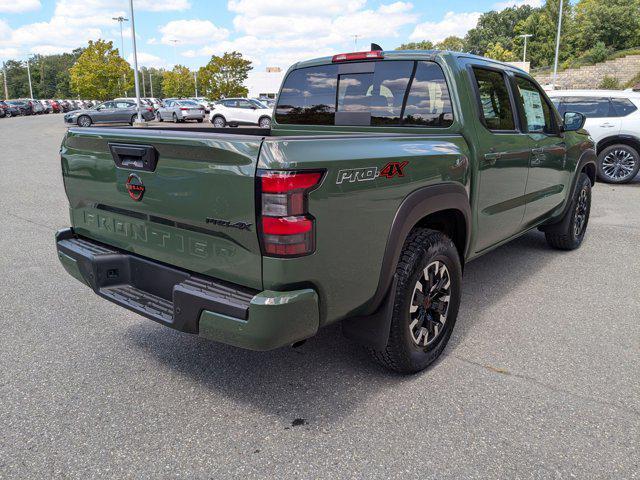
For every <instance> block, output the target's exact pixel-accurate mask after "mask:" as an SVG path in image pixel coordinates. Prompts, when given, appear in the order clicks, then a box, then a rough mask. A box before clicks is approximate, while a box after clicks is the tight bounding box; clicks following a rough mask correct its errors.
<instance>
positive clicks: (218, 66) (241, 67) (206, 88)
mask: <svg viewBox="0 0 640 480" xmlns="http://www.w3.org/2000/svg"><path fill="white" fill-rule="evenodd" d="M252 68H253V67H252V66H251V62H250V61H249V60H245V59H244V58H242V54H241V53H239V52H231V53H228V52H225V53H224V55H222V57H218V56H216V55H213V56H212V57H211V60H210V61H209V63H207V64H206V65H205V66H204V67H202V68H200V70H199V71H198V83H199V84H200V85H201V87H202V89H203V93H204V94H205V95H206V96H207V97H209V98H211V99H214V100H217V99H220V98H225V97H244V96H246V95H247V94H248V93H249V91H248V90H247V88H246V87H245V86H244V85H243V84H244V81H245V80H246V79H247V77H248V75H249V71H250V70H251V69H252Z"/></svg>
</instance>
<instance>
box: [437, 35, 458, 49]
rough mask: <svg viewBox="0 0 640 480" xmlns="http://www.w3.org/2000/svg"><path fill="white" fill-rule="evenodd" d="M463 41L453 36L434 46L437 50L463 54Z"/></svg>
mask: <svg viewBox="0 0 640 480" xmlns="http://www.w3.org/2000/svg"><path fill="white" fill-rule="evenodd" d="M464 47H465V44H464V40H463V39H462V38H460V37H456V36H455V35H451V36H450V37H447V38H445V39H444V40H442V41H441V42H440V43H438V44H437V45H436V48H437V49H438V50H450V51H452V52H464Z"/></svg>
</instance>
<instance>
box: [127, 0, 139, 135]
mask: <svg viewBox="0 0 640 480" xmlns="http://www.w3.org/2000/svg"><path fill="white" fill-rule="evenodd" d="M129 15H131V37H132V40H133V80H134V84H135V86H136V106H137V111H138V122H137V123H139V124H141V123H142V112H141V111H140V79H139V78H138V48H137V45H136V21H135V17H134V15H133V0H129Z"/></svg>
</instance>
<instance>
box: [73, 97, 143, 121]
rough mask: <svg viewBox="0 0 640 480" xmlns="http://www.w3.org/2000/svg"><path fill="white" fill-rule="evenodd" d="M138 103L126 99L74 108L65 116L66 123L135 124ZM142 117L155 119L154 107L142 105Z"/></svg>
mask: <svg viewBox="0 0 640 480" xmlns="http://www.w3.org/2000/svg"><path fill="white" fill-rule="evenodd" d="M136 112H137V109H136V104H135V103H132V102H126V101H115V100H114V101H111V102H104V103H101V104H100V105H98V106H97V107H95V108H89V109H84V110H74V111H73V112H69V113H67V114H66V115H65V116H64V121H65V123H68V124H71V125H78V126H80V127H90V126H91V125H92V124H94V123H128V124H130V125H133V123H134V122H135V121H136V118H137V116H138V114H137V113H136ZM142 118H143V119H144V120H146V121H147V122H148V121H150V120H153V108H151V107H148V108H147V107H142Z"/></svg>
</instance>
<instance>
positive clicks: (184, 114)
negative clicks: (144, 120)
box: [156, 100, 205, 123]
mask: <svg viewBox="0 0 640 480" xmlns="http://www.w3.org/2000/svg"><path fill="white" fill-rule="evenodd" d="M204 117H205V111H204V107H203V106H202V105H199V104H197V103H196V102H194V101H193V100H165V101H164V106H163V107H161V108H159V109H158V111H157V112H156V120H158V121H159V122H164V121H165V120H166V121H172V122H174V123H178V122H184V121H186V120H196V121H197V122H198V123H202V122H203V121H204Z"/></svg>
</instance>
